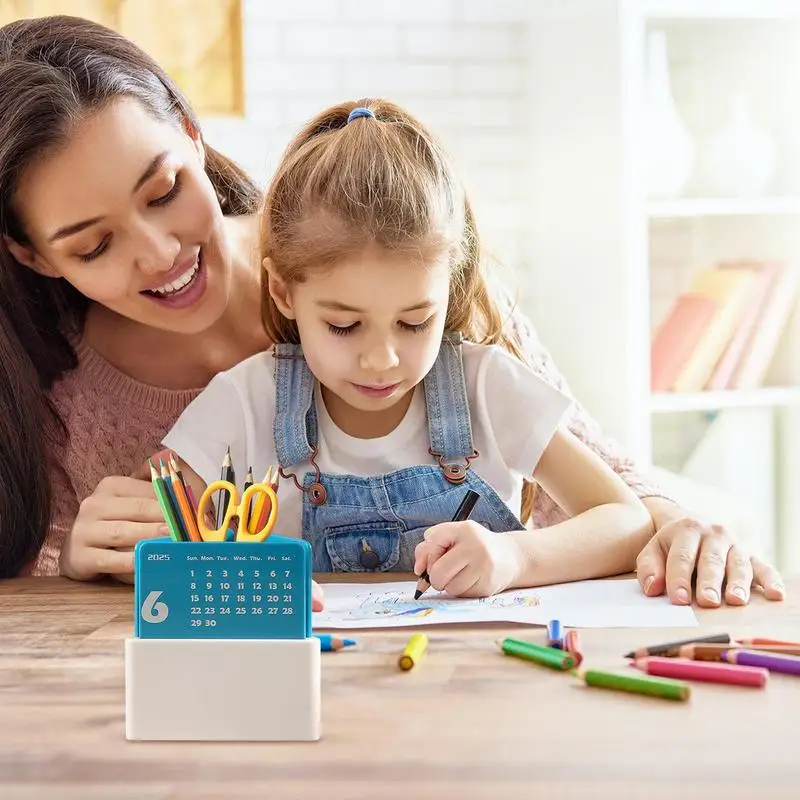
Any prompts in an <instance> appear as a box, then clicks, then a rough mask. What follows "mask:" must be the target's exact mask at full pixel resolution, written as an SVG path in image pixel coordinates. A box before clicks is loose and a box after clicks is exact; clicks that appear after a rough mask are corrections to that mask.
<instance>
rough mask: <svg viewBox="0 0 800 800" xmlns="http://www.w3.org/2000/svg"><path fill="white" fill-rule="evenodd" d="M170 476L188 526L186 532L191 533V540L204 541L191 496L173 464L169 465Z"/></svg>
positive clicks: (185, 523) (179, 506)
mask: <svg viewBox="0 0 800 800" xmlns="http://www.w3.org/2000/svg"><path fill="white" fill-rule="evenodd" d="M169 477H170V480H171V481H172V489H173V491H174V492H175V499H176V500H177V501H178V509H179V510H180V512H181V516H182V517H183V522H184V525H185V526H186V532H187V533H188V534H189V541H190V542H202V541H203V539H202V537H201V536H200V529H199V528H198V527H197V519H195V515H194V513H193V512H192V507H191V505H190V503H189V498H188V497H187V496H186V492H185V490H184V488H183V483H182V482H181V479H180V478H179V477H178V473H177V472H176V471H175V470H174V469H173V467H172V464H170V465H169Z"/></svg>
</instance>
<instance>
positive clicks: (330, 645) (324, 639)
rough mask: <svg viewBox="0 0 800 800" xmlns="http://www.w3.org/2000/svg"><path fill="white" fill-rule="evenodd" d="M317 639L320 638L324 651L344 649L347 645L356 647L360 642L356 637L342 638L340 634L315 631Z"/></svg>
mask: <svg viewBox="0 0 800 800" xmlns="http://www.w3.org/2000/svg"><path fill="white" fill-rule="evenodd" d="M313 636H314V638H315V639H319V645H320V649H321V650H322V651H323V652H324V653H328V652H335V651H337V650H342V649H343V648H345V647H354V646H355V645H357V644H358V642H357V641H356V640H355V639H341V638H340V637H338V636H331V634H329V633H315V634H313Z"/></svg>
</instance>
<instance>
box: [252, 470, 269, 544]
mask: <svg viewBox="0 0 800 800" xmlns="http://www.w3.org/2000/svg"><path fill="white" fill-rule="evenodd" d="M261 483H268V484H270V486H271V485H272V467H271V466H270V467H267V471H266V473H265V474H264V478H263V480H262V481H261ZM266 502H267V496H266V495H265V494H260V495H259V496H258V497H256V502H255V505H254V506H253V516H252V517H251V518H250V521H251V522H253V521H255V525H251V527H250V533H255V532H256V531H257V530H258V529H259V527H263V525H264V524H265V523H266V521H267V517H266V514H264V522H261V515H262V514H263V512H264V506H265V504H266ZM266 512H267V514H269V508H267V509H266Z"/></svg>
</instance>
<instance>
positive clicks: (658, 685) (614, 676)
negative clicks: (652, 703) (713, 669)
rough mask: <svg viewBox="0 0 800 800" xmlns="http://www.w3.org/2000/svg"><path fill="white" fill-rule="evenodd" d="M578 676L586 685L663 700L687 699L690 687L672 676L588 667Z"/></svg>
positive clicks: (690, 690)
mask: <svg viewBox="0 0 800 800" xmlns="http://www.w3.org/2000/svg"><path fill="white" fill-rule="evenodd" d="M579 677H580V678H582V679H583V681H584V682H585V683H586V685H587V686H594V687H598V688H601V689H615V690H616V691H619V692H631V693H633V694H646V695H649V696H650V697H661V698H663V699H665V700H688V699H689V697H690V695H691V692H692V687H691V686H689V684H688V683H685V682H684V681H678V680H674V679H672V678H654V677H651V676H650V675H633V674H628V675H624V674H621V673H617V672H602V671H601V670H598V669H588V670H586V671H585V672H584V673H583V674H582V675H579Z"/></svg>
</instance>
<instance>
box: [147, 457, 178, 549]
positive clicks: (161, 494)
mask: <svg viewBox="0 0 800 800" xmlns="http://www.w3.org/2000/svg"><path fill="white" fill-rule="evenodd" d="M147 463H148V464H149V465H150V482H151V483H152V484H153V491H154V492H155V493H156V498H157V500H158V504H159V505H160V506H161V513H162V514H163V515H164V521H165V522H166V523H167V528H169V535H170V538H171V539H172V541H174V542H180V541H182V539H181V529H180V527H179V526H178V520H176V519H175V514H174V512H173V511H172V504H171V503H170V502H169V495H168V494H167V489H166V487H165V486H164V480H163V479H162V478H161V476H160V475H159V474H158V470H156V468H155V466H153V462H152V460H151V459H149V458H148V459H147Z"/></svg>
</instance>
